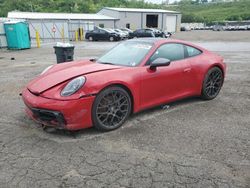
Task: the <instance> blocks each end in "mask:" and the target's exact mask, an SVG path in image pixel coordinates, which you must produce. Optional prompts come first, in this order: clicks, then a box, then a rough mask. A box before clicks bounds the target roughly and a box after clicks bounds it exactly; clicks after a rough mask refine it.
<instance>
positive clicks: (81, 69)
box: [27, 60, 121, 95]
mask: <svg viewBox="0 0 250 188" xmlns="http://www.w3.org/2000/svg"><path fill="white" fill-rule="evenodd" d="M119 68H121V66H116V65H108V64H100V63H93V62H91V61H89V60H85V61H75V62H70V63H62V64H57V65H54V66H53V67H52V68H51V69H49V70H48V71H47V72H46V73H45V74H44V75H40V76H38V77H37V78H35V79H34V80H32V81H31V82H30V83H29V84H28V86H27V88H28V89H29V90H30V92H32V93H33V94H37V95H39V94H40V93H42V92H44V91H46V90H48V89H50V88H52V87H54V86H56V85H58V84H61V83H63V82H65V81H67V80H70V79H72V78H75V77H77V76H81V75H86V74H91V73H95V72H100V71H108V70H113V69H119Z"/></svg>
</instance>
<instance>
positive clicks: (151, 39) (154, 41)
mask: <svg viewBox="0 0 250 188" xmlns="http://www.w3.org/2000/svg"><path fill="white" fill-rule="evenodd" d="M128 41H138V42H149V43H152V44H155V45H161V44H165V43H181V44H185V45H188V46H193V47H195V48H198V49H200V50H202V51H204V50H206V49H204V48H202V47H200V46H197V45H195V44H192V43H190V42H186V41H183V40H178V39H169V38H157V37H145V38H136V39H130V40H128Z"/></svg>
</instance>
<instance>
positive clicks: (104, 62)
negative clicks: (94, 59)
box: [98, 61, 115, 65]
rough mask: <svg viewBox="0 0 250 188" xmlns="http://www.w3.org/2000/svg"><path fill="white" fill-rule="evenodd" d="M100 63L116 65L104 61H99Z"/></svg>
mask: <svg viewBox="0 0 250 188" xmlns="http://www.w3.org/2000/svg"><path fill="white" fill-rule="evenodd" d="M98 63H101V64H107V65H115V64H114V63H110V62H102V61H98Z"/></svg>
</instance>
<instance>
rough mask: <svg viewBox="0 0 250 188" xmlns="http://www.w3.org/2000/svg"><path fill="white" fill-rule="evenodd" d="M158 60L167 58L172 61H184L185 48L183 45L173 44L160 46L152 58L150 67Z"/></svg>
mask: <svg viewBox="0 0 250 188" xmlns="http://www.w3.org/2000/svg"><path fill="white" fill-rule="evenodd" d="M157 58H166V59H169V60H170V61H176V60H180V59H184V47H183V45H182V44H177V43H171V44H164V45H162V46H160V47H159V48H158V49H157V50H156V51H155V53H154V54H153V55H152V56H151V57H150V59H149V62H148V63H147V65H149V64H150V63H151V62H152V61H154V60H155V59H157Z"/></svg>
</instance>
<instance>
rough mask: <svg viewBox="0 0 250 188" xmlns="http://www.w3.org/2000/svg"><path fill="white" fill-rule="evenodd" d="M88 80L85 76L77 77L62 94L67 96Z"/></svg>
mask: <svg viewBox="0 0 250 188" xmlns="http://www.w3.org/2000/svg"><path fill="white" fill-rule="evenodd" d="M85 82H86V78H85V77H84V76H80V77H77V78H75V79H73V80H71V81H70V82H69V83H68V84H67V85H66V86H65V87H64V88H63V90H62V91H61V96H63V97H66V96H70V95H72V94H74V93H75V92H77V91H78V90H79V89H80V88H81V87H82V86H83V85H84V83H85Z"/></svg>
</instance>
